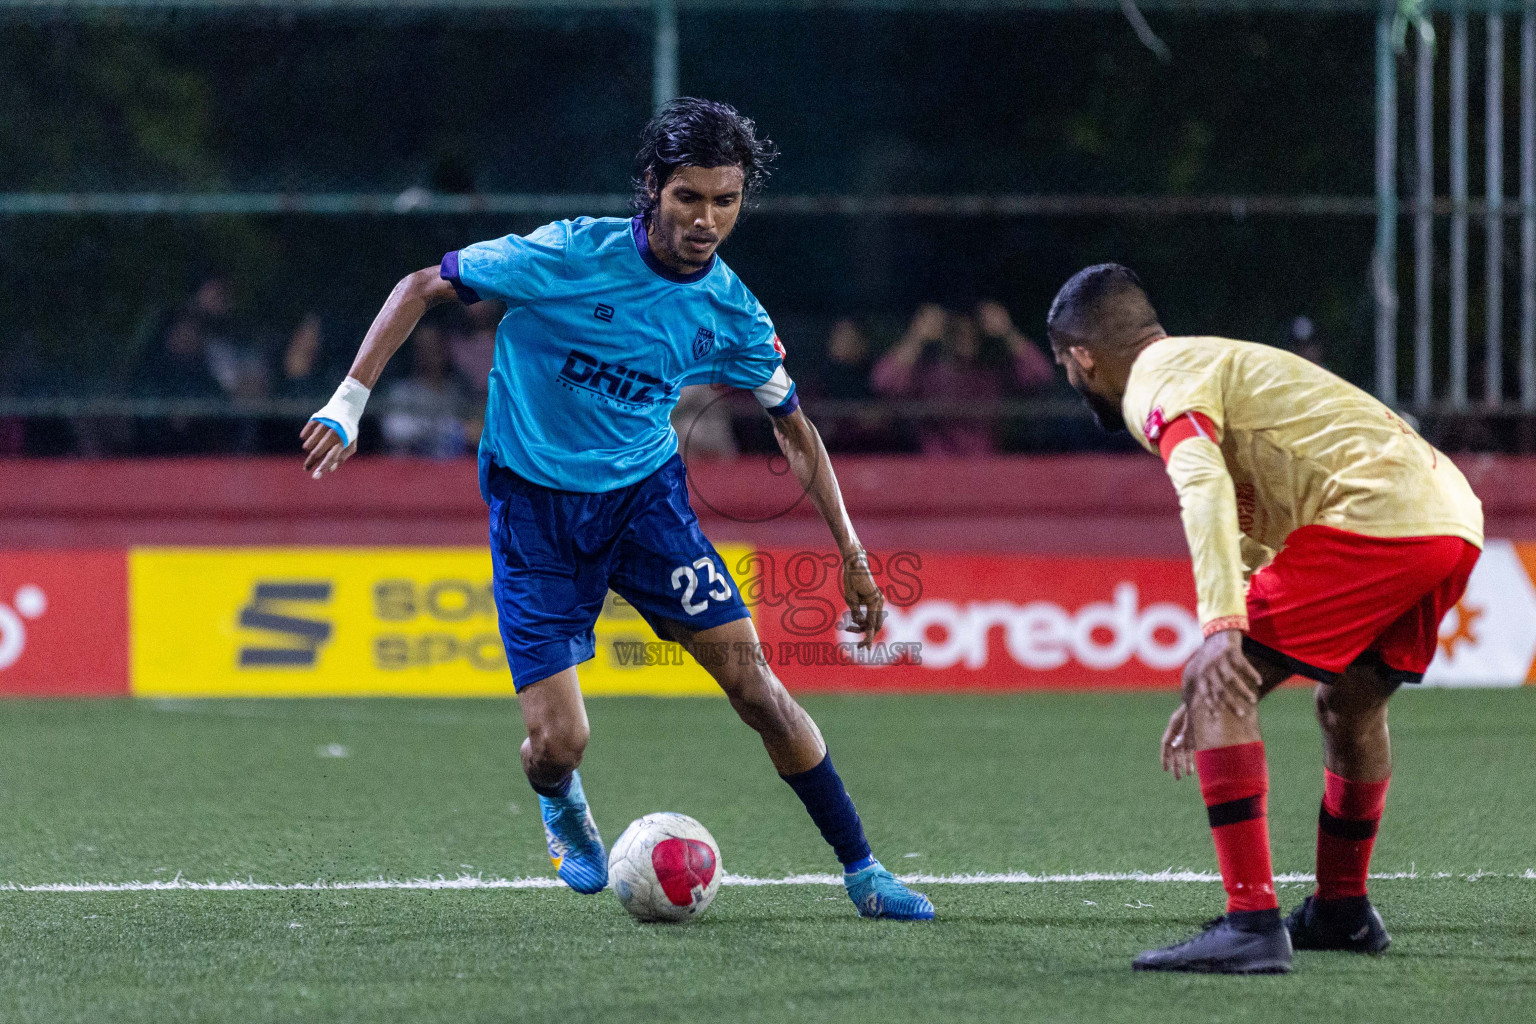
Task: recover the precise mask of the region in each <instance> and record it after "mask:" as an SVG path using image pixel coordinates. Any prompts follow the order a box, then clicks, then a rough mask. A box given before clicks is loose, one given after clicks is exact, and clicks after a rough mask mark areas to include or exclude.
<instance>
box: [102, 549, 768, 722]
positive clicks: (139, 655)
mask: <svg viewBox="0 0 1536 1024" xmlns="http://www.w3.org/2000/svg"><path fill="white" fill-rule="evenodd" d="M720 553H721V555H722V556H723V557H724V559H725V563H726V565H729V566H736V565H740V564H742V562H743V556H744V555H745V554H746V553H747V552H746V549H745V548H733V547H730V546H726V547H722V548H721V549H720ZM128 573H129V598H130V613H131V621H132V629H131V636H132V640H131V644H132V650H131V662H130V665H131V678H132V688H133V692H134V693H135V694H136V695H138V696H143V697H213V696H218V697H238V696H244V697H299V696H304V697H341V696H346V697H356V696H399V697H428V696H430V697H490V696H510V695H511V694H512V692H513V690H512V676H511V673H510V672H509V671H508V669H507V659H506V654H505V652H504V651H503V649H502V644H501V635H500V633H499V632H498V630H497V625H496V608H495V604H494V602H493V600H492V597H491V560H490V553H489V552H488V551H486V550H485V549H484V548H247V547H242V548H227V549H226V548H136V549H134V550H133V551H131V552H130V553H129V562H128ZM738 582H739V581H738ZM595 632H596V635H597V657H596V658H594V659H593V660H592V661H589V662H587V663H585V664H584V665H582V666H581V667H580V669H579V671H580V674H581V687H582V690H583V691H585V692H586V693H590V694H619V693H625V694H651V695H658V696H661V695H668V696H670V695H677V696H682V695H694V694H715V693H718V692H719V690H718V689H717V688H716V687H715V685H714V682H713V681H712V680H711V679H710V677H709V674H708V673H707V672H705V671H704V669H703V668H701V667H700V666H699V665H698V664H697V663H695V662H694V661H693V659H691V658H689V657H687V656H686V655H685V654H683V652H682V649H681V648H679V647H677V645H675V644H665V645H662V644H659V643H658V642H657V641H656V637H655V634H653V633H652V632H651V629H650V627H649V626H648V625H647V624H646V622H645V620H644V619H642V618H641V617H640V615H639V613H638V612H636V611H635V609H634V608H632V607H631V606H630V605H629V604H628V603H627V602H626V601H624V600H623V599H622V598H619V597H618V596H617V595H615V594H612V593H610V594H609V595H608V600H607V602H606V603H605V604H604V606H603V613H602V615H601V617H600V618H599V619H598V622H597V626H596V630H595Z"/></svg>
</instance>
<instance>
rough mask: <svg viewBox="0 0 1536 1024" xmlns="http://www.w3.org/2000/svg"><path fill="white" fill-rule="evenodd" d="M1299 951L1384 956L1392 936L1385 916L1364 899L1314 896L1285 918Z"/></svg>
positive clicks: (1286, 925)
mask: <svg viewBox="0 0 1536 1024" xmlns="http://www.w3.org/2000/svg"><path fill="white" fill-rule="evenodd" d="M1285 930H1286V931H1288V932H1290V933H1291V945H1292V946H1294V947H1295V948H1296V949H1341V950H1344V951H1345V952H1348V953H1384V952H1386V949H1387V947H1388V946H1390V945H1392V936H1390V935H1388V934H1387V926H1386V925H1384V924H1382V922H1381V915H1380V914H1378V913H1377V912H1376V908H1375V907H1373V906H1371V901H1370V900H1368V899H1366V898H1365V897H1364V896H1349V897H1345V898H1344V899H1341V900H1320V899H1318V898H1317V896H1316V895H1315V894H1314V895H1312V896H1308V897H1307V898H1306V899H1304V900H1302V901H1301V906H1299V907H1297V908H1296V909H1295V910H1293V911H1291V914H1290V916H1289V917H1287V918H1286V919H1285Z"/></svg>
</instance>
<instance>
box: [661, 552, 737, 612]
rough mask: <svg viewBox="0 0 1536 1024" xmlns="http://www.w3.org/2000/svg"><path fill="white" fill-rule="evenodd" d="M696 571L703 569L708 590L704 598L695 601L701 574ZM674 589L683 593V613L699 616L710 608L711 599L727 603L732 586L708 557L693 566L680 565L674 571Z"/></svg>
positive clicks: (695, 562) (697, 561)
mask: <svg viewBox="0 0 1536 1024" xmlns="http://www.w3.org/2000/svg"><path fill="white" fill-rule="evenodd" d="M695 569H703V570H704V572H705V579H704V585H705V586H706V587H707V588H708V589H707V590H705V591H704V594H703V596H702V597H701V598H700V599H699V600H697V601H695V600H694V599H693V598H694V595H695V594H696V593H697V592H698V589H699V574H698V573H696V572H694V570H695ZM672 589H673V590H679V589H681V590H682V592H683V596H682V605H683V611H685V612H687V613H688V614H689V615H698V614H699V613H700V612H702V611H704V610H705V609H706V608H708V607H709V599H710V598H714V599H715V600H716V601H726V600H729V599H730V596H731V584H730V582H729V581H728V580H727V579H726V578H725V577H724V576H722V575H720V570H719V569H717V568H716V567H715V560H714V559H713V558H710V557H709V556H708V555H703V556H701V557H699V558H697V559H694V562H693V564H692V565H680V566H678V567H677V568H676V569H673V570H672Z"/></svg>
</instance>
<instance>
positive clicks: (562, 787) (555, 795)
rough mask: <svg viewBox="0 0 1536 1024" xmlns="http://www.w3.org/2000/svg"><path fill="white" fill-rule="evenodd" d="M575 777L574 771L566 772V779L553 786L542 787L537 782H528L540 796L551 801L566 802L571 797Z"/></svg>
mask: <svg viewBox="0 0 1536 1024" xmlns="http://www.w3.org/2000/svg"><path fill="white" fill-rule="evenodd" d="M575 775H576V773H575V771H574V770H573V771H569V772H566V773H565V778H563V779H561V780H560V781H559V782H557V783H555V784H554V785H553V786H541V785H539V784H538V783H537V782H534V781H533V780H532V779H529V780H528V785H530V786H532V787H533V791H534V792H535V793H537V794H539V796H547V797H549V798H550V799H551V800H564V799H565V798H566V797H567V796H568V795H570V792H571V779H573V778H575Z"/></svg>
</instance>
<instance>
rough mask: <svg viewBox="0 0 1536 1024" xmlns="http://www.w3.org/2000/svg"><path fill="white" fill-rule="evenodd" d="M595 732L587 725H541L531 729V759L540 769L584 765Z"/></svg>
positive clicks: (529, 753) (529, 739) (529, 736)
mask: <svg viewBox="0 0 1536 1024" xmlns="http://www.w3.org/2000/svg"><path fill="white" fill-rule="evenodd" d="M590 736H591V730H590V729H589V728H588V726H587V723H585V722H560V723H553V724H550V725H537V726H534V727H533V728H531V729H529V730H528V760H529V761H530V762H532V764H533V765H534V766H536V767H538V768H540V769H568V768H575V767H577V766H578V765H580V764H581V758H582V755H583V754H585V753H586V751H587V740H588V739H589V738H590Z"/></svg>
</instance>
